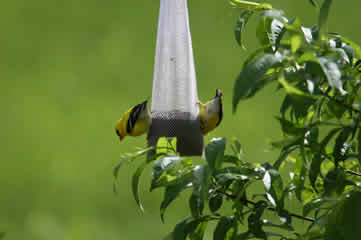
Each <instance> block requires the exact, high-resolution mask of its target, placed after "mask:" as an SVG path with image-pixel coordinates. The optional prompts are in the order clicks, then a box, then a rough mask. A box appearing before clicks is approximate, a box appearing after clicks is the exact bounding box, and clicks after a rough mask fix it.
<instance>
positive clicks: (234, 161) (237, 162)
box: [223, 155, 242, 166]
mask: <svg viewBox="0 0 361 240" xmlns="http://www.w3.org/2000/svg"><path fill="white" fill-rule="evenodd" d="M223 162H225V163H232V164H234V165H236V166H238V165H240V164H241V163H242V162H241V160H239V158H238V157H236V156H233V155H224V157H223Z"/></svg>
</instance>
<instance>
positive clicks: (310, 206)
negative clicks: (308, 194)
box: [303, 198, 324, 216]
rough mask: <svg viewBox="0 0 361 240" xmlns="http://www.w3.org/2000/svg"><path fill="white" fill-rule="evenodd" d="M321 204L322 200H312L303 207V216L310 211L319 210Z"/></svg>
mask: <svg viewBox="0 0 361 240" xmlns="http://www.w3.org/2000/svg"><path fill="white" fill-rule="evenodd" d="M323 203H324V200H323V199H322V198H316V199H312V200H311V201H309V202H308V203H306V204H305V205H304V206H303V216H307V215H308V214H309V213H310V212H311V211H312V210H314V209H318V208H320V206H321V205H322V204H323Z"/></svg>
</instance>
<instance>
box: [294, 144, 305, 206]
mask: <svg viewBox="0 0 361 240" xmlns="http://www.w3.org/2000/svg"><path fill="white" fill-rule="evenodd" d="M302 152H304V149H303V148H302V147H301V156H298V157H297V158H296V164H295V166H294V169H293V171H294V172H293V173H294V177H293V183H294V185H295V186H296V189H295V191H296V197H297V199H298V200H299V201H302V191H303V189H304V184H305V178H306V173H307V171H306V167H305V162H306V160H305V156H304V154H302Z"/></svg>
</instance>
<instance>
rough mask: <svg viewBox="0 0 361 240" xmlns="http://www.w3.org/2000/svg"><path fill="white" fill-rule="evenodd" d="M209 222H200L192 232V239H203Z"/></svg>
mask: <svg viewBox="0 0 361 240" xmlns="http://www.w3.org/2000/svg"><path fill="white" fill-rule="evenodd" d="M207 225H208V222H206V221H204V222H201V223H199V224H198V226H197V228H196V230H194V231H193V232H191V233H190V236H189V238H190V240H202V239H203V236H204V233H205V231H206V228H207Z"/></svg>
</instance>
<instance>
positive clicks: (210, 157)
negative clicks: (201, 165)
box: [205, 138, 226, 169]
mask: <svg viewBox="0 0 361 240" xmlns="http://www.w3.org/2000/svg"><path fill="white" fill-rule="evenodd" d="M225 149H226V139H225V138H213V139H212V140H211V142H210V143H209V144H207V146H206V150H205V155H206V160H207V162H208V165H209V167H210V168H211V169H218V168H220V167H221V165H222V160H223V156H224V151H225Z"/></svg>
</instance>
